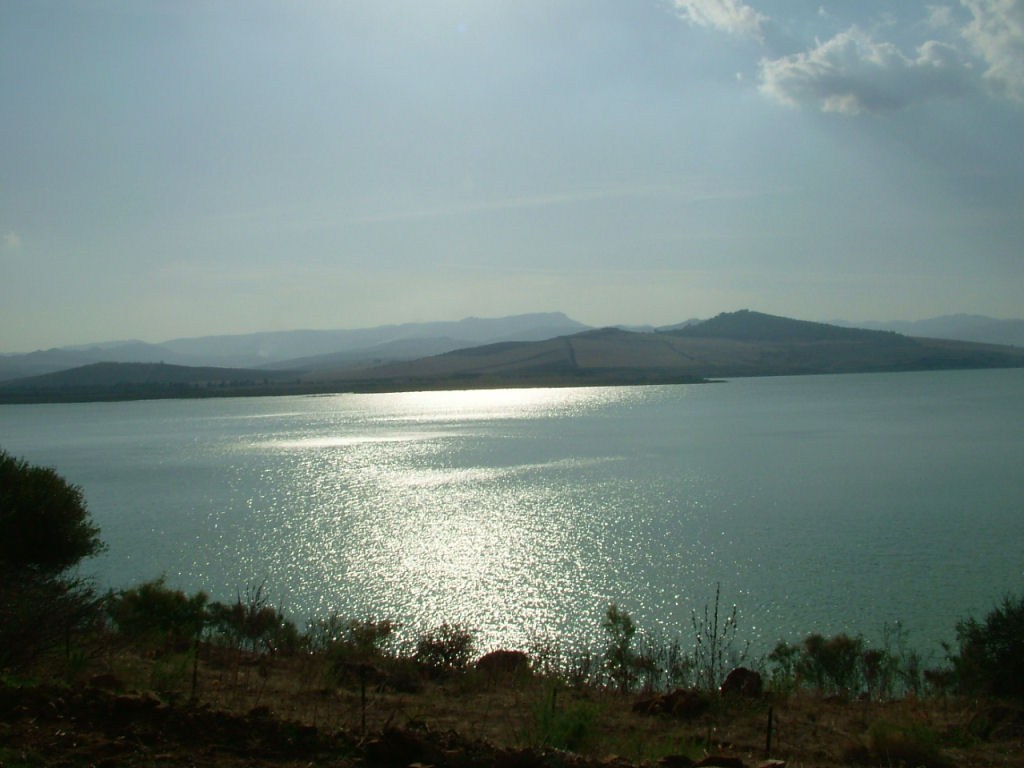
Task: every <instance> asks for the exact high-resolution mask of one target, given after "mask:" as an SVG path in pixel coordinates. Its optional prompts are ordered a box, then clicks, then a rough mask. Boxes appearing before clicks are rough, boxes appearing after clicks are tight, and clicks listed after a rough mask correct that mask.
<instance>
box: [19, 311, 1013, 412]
mask: <svg viewBox="0 0 1024 768" xmlns="http://www.w3.org/2000/svg"><path fill="white" fill-rule="evenodd" d="M560 327H568V329H569V332H567V333H561V334H559V333H558V330H559V328H560ZM580 327H582V328H583V329H584V330H579V328H580ZM430 330H431V331H433V332H437V331H438V330H442V331H449V332H450V331H457V332H458V334H460V335H461V338H465V337H466V336H469V335H472V334H476V335H477V337H480V336H483V337H486V336H488V335H489V334H490V335H492V336H493V335H498V336H502V335H504V336H509V335H512V336H514V335H516V334H518V335H523V336H533V337H540V338H533V339H529V338H528V339H525V340H514V341H509V340H502V341H490V342H488V343H483V344H476V345H472V344H471V345H465V344H464V343H460V342H459V341H458V340H457V339H458V338H460V336H457V335H456V334H451V335H442V336H417V335H416V334H415V331H416V327H411V326H392V327H390V329H389V330H387V331H385V330H384V329H370V330H368V331H362V332H293V333H294V334H297V335H295V336H292V337H288V336H286V335H280V334H269V335H252V336H249V337H242V338H243V339H244V341H245V350H246V354H249V355H256V356H257V357H258V359H261V360H264V361H265V362H264V364H263V366H262V367H260V368H253V367H227V366H210V365H206V366H182V365H178V364H172V363H167V362H166V361H162V362H159V363H154V362H102V363H90V364H86V365H84V366H80V367H76V368H72V369H69V370H63V371H57V372H52V373H48V374H42V375H38V376H34V377H27V378H21V379H17V380H12V381H6V382H0V400H4V401H7V402H11V401H32V400H78V399H124V398H138V397H185V396H193V397H194V396H212V395H227V394H233V395H240V394H288V393H309V392H342V391H357V392H358V391H362V392H367V391H399V390H412V389H462V388H481V387H508V386H564V385H592V384H608V385H617V384H641V383H680V382H696V381H705V380H707V379H708V378H712V377H714V378H723V377H738V376H773V375H798V374H820V373H857V372H874V371H910V370H937V369H957V368H1005V367H1024V348H1022V347H1015V346H1008V345H997V344H986V343H979V342H969V341H959V340H951V339H935V338H927V337H913V336H907V335H904V334H900V333H896V332H895V331H884V330H873V329H864V328H854V327H848V326H844V325H838V324H826V323H814V322H809V321H804V320H794V319H791V318H786V317H779V316H775V315H767V314H763V313H760V312H751V311H749V310H741V311H739V312H731V313H723V314H720V315H718V316H716V317H714V318H712V319H710V320H704V321H688V322H685V323H681V324H679V325H676V326H671V327H668V328H666V329H660V330H654V331H649V330H639V331H638V330H626V329H624V328H603V329H587V328H586V326H582V324H580V323H576V322H575V321H572V320H570V319H569V318H567V317H566V316H564V315H560V314H551V315H526V316H516V317H514V318H502V319H498V320H478V319H471V320H466V321H462V322H461V323H455V324H430ZM331 333H334V334H339V336H336V337H335V341H333V342H329V343H338V342H337V339H338V338H342V339H345V338H347V339H353V338H357V339H362V340H364V341H365V340H366V339H370V340H372V341H371V343H373V342H376V343H375V344H372V345H371V346H363V347H359V346H357V345H356V343H353V345H352V346H350V347H349V348H348V349H342V350H340V351H338V350H336V351H334V352H320V353H319V354H312V355H306V356H305V357H298V358H295V357H293V358H290V359H288V358H287V354H288V352H289V351H294V350H295V349H296V347H290V346H289V345H288V344H287V343H285V342H286V341H287V339H288V338H292V339H293V340H301V341H302V342H303V343H304V344H305V346H304V347H303V350H304V351H307V352H310V351H313V352H314V353H315V352H316V351H317V350H318V349H322V348H323V347H322V346H321V347H318V346H317V345H318V344H321V343H328V342H326V341H325V340H324V339H323V338H322V337H321V336H320V334H331ZM345 334H350V335H349V336H347V337H346V336H345ZM359 334H362V335H361V336H360V335H359ZM387 334H391V336H390V338H389V337H388V335H387ZM402 334H408V335H405V336H403V335H402ZM268 336H269V338H267V337H268ZM185 341H189V342H191V344H190V345H186V344H185V343H184V342H185ZM239 341H241V339H239V338H237V337H210V338H208V339H197V340H182V342H176V343H175V344H177V345H178V346H177V350H174V349H172V350H171V351H178V352H179V353H182V354H184V352H183V351H182V350H184V349H186V348H187V349H188V351H189V353H190V354H193V355H206V356H213V355H214V354H222V355H224V354H228V353H231V354H240V353H239V352H238V350H239V344H238V343H236V342H239ZM271 342H272V343H271ZM453 344H454V345H456V346H457V348H452V347H451V345H453ZM126 348H127V347H126V346H121V347H119V349H121V350H124V349H126ZM423 349H429V350H430V351H431V352H436V353H434V354H430V353H428V354H426V355H423V356H418V355H419V353H420V352H421V351H422V350H423ZM437 350H441V351H439V352H438V351H437Z"/></svg>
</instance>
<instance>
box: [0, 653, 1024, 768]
mask: <svg viewBox="0 0 1024 768" xmlns="http://www.w3.org/2000/svg"><path fill="white" fill-rule="evenodd" d="M194 673H195V678H194V679H195V693H196V696H195V699H192V698H191V694H192V688H193V669H192V667H191V664H190V662H189V660H188V657H186V656H182V657H180V658H147V657H138V656H133V655H131V654H125V653H123V652H117V653H114V652H110V653H109V654H108V656H107V657H106V658H105V659H104V658H99V659H93V660H92V661H91V662H90V664H89V665H88V666H87V667H86V666H85V665H80V666H79V668H78V669H76V670H75V674H73V675H70V677H71V679H70V680H69V679H68V677H69V675H68V672H67V670H63V671H62V670H58V669H55V670H53V673H52V674H51V675H50V680H51V681H50V682H47V681H46V679H45V678H43V677H37V678H36V679H35V680H34V681H27V680H21V681H14V680H12V679H8V680H7V682H6V683H5V684H4V685H2V686H0V768H15V767H23V768H27V767H29V766H68V767H69V768H77V767H78V766H81V767H82V768H85V766H97V767H100V766H197V767H203V766H211V767H212V766H227V767H229V768H231V767H233V766H311V765H315V766H362V765H367V766H373V765H379V766H388V767H390V766H394V767H395V768H399V767H402V766H409V765H414V764H420V765H422V766H426V765H433V766H439V768H440V767H444V768H470V767H471V766H495V768H525V767H526V766H534V765H539V766H552V768H554V767H556V766H557V767H565V768H571V767H572V766H579V767H580V768H589V767H590V766H594V768H596V767H597V766H627V765H642V764H646V765H652V766H653V765H661V766H666V768H676V766H683V767H685V766H690V765H721V766H740V765H742V766H749V768H755V767H756V766H759V765H762V764H765V763H766V761H776V762H768V763H767V764H769V765H780V764H785V765H787V766H792V767H793V768H796V767H800V766H822V767H823V768H830V767H831V766H848V765H865V766H899V765H903V766H908V768H909V767H910V766H917V765H926V766H932V767H937V768H941V767H942V766H1024V713H1022V711H1021V709H1020V708H1019V707H1017V706H1014V705H1007V704H997V703H993V702H969V701H961V700H956V699H948V698H946V699H927V700H919V699H906V700H901V701H893V702H867V701H851V702H844V701H840V700H829V699H824V698H821V697H818V696H815V695H813V694H811V693H800V694H792V695H789V696H786V697H771V696H760V697H754V698H749V697H735V698H730V699H727V700H722V699H719V698H707V699H701V698H700V697H696V698H695V697H693V696H690V695H683V696H680V695H677V696H676V698H675V699H663V698H659V697H656V696H648V697H641V696H633V695H622V694H617V693H611V692H609V691H606V690H583V689H571V688H566V687H564V686H555V685H554V684H553V683H552V681H551V680H548V679H544V678H541V677H538V676H535V675H530V674H518V675H507V676H494V675H486V674H482V673H480V672H478V671H469V672H461V673H455V674H451V675H445V676H440V677H435V678H433V679H413V678H409V679H406V680H405V681H404V682H402V683H401V684H397V685H396V684H393V683H389V682H388V681H382V680H372V679H370V675H367V674H362V675H360V674H354V675H352V676H350V677H349V679H342V680H335V681H333V682H332V683H331V684H329V685H328V684H326V683H325V679H326V678H325V668H324V663H323V660H322V659H317V658H316V657H299V658H296V657H292V658H276V659H275V658H267V657H258V658H257V657H249V656H246V655H245V654H241V653H234V654H221V655H220V657H219V658H212V657H211V654H209V653H208V654H206V658H204V660H203V661H202V663H201V664H199V665H198V666H197V667H196V668H195V669H194ZM58 678H63V679H58ZM364 681H366V688H365V695H364V688H363V682H364ZM684 700H685V702H687V703H685V704H680V703H678V702H680V701H684ZM769 719H770V720H771V746H770V751H766V746H767V744H766V742H767V741H768V724H769ZM552 745H557V746H560V747H562V748H561V749H556V748H555V746H552ZM568 745H571V746H572V748H573V749H572V750H571V751H570V750H568V749H566V748H565V747H566V746H568Z"/></svg>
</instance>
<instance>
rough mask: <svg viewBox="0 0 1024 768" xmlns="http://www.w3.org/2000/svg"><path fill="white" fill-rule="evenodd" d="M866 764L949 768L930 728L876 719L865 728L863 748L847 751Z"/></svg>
mask: <svg viewBox="0 0 1024 768" xmlns="http://www.w3.org/2000/svg"><path fill="white" fill-rule="evenodd" d="M849 757H852V758H854V759H855V761H856V762H860V763H863V764H865V765H905V766H915V768H950V766H951V765H952V763H951V762H950V760H949V758H947V757H946V756H945V755H943V754H942V751H941V750H940V749H939V746H938V739H937V738H936V736H935V734H934V733H933V732H932V731H930V730H929V729H927V728H925V727H923V726H919V725H912V726H905V725H897V724H895V723H889V722H885V721H879V722H876V723H873V724H872V725H871V727H870V728H869V729H868V738H867V745H866V749H862V750H860V753H859V754H858V755H850V756H849Z"/></svg>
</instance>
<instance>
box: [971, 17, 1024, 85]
mask: <svg viewBox="0 0 1024 768" xmlns="http://www.w3.org/2000/svg"><path fill="white" fill-rule="evenodd" d="M961 3H962V4H963V5H964V7H966V8H967V9H968V10H969V11H970V12H971V15H972V16H973V19H972V21H971V22H970V24H968V25H967V27H966V28H965V29H964V31H963V36H964V38H965V39H966V40H967V41H968V43H970V44H971V46H972V48H973V49H974V51H975V52H976V53H977V54H978V55H979V56H980V57H981V58H982V59H983V60H984V61H985V63H987V64H988V69H987V70H986V72H985V74H984V78H985V81H986V82H987V83H988V84H989V85H990V86H991V87H992V89H993V90H994V91H995V92H996V93H998V94H1000V95H1003V96H1006V97H1007V98H1010V99H1013V100H1014V101H1018V102H1022V103H1024V0H961Z"/></svg>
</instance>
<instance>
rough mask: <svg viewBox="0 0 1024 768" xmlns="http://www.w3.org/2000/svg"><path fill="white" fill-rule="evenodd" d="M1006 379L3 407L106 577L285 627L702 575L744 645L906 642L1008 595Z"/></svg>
mask: <svg viewBox="0 0 1024 768" xmlns="http://www.w3.org/2000/svg"><path fill="white" fill-rule="evenodd" d="M1022 417H1024V371H965V372H947V373H913V374H878V375H874V374H872V375H859V376H816V377H799V378H791V377H787V378H776V379H748V380H734V381H730V382H727V383H724V384H715V385H695V386H667V387H624V388H598V389H526V390H502V391H485V392H442V393H404V394H382V395H336V396H320V397H288V398H254V399H223V400H178V401H151V402H128V403H96V404H72V405H38V406H0V446H2V447H3V448H5V449H6V450H8V451H9V452H11V453H14V454H16V455H19V456H23V457H25V458H27V459H28V460H30V461H32V462H35V463H42V464H46V465H49V466H53V467H55V468H56V469H57V470H58V471H59V472H61V473H62V474H63V475H64V476H65V477H67V478H68V479H70V480H72V481H73V482H75V483H78V484H79V485H81V486H82V487H83V488H84V490H85V493H86V497H87V499H88V501H89V506H90V509H91V511H92V513H93V516H94V518H95V519H96V520H97V522H98V523H99V524H100V525H101V526H102V529H103V538H104V539H105V540H106V541H107V542H108V544H109V552H108V553H107V554H105V555H104V556H102V557H101V558H99V559H98V560H96V561H93V562H91V563H89V564H88V566H87V568H86V570H87V571H89V572H93V573H96V574H97V575H98V577H99V579H100V581H101V582H102V583H104V584H107V585H112V586H121V585H127V584H130V583H133V582H136V581H138V580H141V579H146V578H151V577H154V576H157V575H160V574H166V575H167V577H168V581H169V582H170V583H172V584H174V585H176V586H180V587H182V588H185V589H188V590H193V589H199V588H201V589H205V590H207V591H209V592H210V593H211V594H212V595H213V597H214V598H215V599H233V598H234V596H235V595H236V593H238V592H242V593H243V594H244V592H245V590H246V587H248V586H250V585H254V584H258V583H260V582H263V581H264V580H265V582H266V586H265V590H266V591H267V592H268V593H269V596H270V598H271V600H272V602H274V603H275V604H277V605H279V606H283V607H284V608H285V609H286V610H288V611H289V612H291V613H292V614H294V615H295V616H297V617H299V618H300V619H301V618H303V617H306V616H309V615H311V614H321V615H323V614H326V613H328V612H329V611H333V610H337V611H339V612H341V613H342V614H344V615H356V616H363V617H368V616H378V617H391V618H395V619H397V620H399V621H400V622H402V624H403V625H404V627H405V631H406V632H407V634H410V635H411V634H415V633H416V632H417V631H420V630H422V629H424V628H426V627H429V626H434V625H436V624H438V623H440V622H441V621H443V620H448V621H458V622H462V623H464V624H467V625H469V626H472V627H474V628H477V629H478V630H479V631H480V633H481V638H482V641H483V644H484V645H487V646H496V645H518V646H523V645H524V644H526V643H529V642H530V641H532V640H535V639H552V638H555V639H557V640H558V642H560V643H561V644H565V645H568V644H588V643H591V642H592V641H593V640H594V638H596V637H597V636H598V635H599V634H600V622H601V618H602V612H603V610H604V608H605V607H606V606H607V604H608V603H609V602H613V601H614V602H617V603H619V604H620V605H622V606H624V607H625V608H626V609H627V610H629V611H630V612H631V613H632V614H633V615H634V617H635V618H636V619H637V622H638V623H639V624H640V625H641V626H642V627H644V628H645V629H647V630H648V631H650V632H653V633H656V634H657V633H663V634H665V635H677V634H678V635H682V636H683V637H688V636H689V634H690V616H691V611H692V610H693V609H695V608H696V609H699V610H702V609H703V606H704V604H705V602H707V601H709V600H711V599H712V598H713V596H714V591H715V585H716V584H717V583H720V584H721V589H722V596H723V599H724V600H726V601H728V602H729V603H732V602H735V603H737V604H738V606H739V625H740V635H741V636H742V637H744V638H745V639H750V640H751V641H752V643H753V645H754V647H755V648H758V649H763V648H765V647H770V646H771V645H772V644H774V642H775V641H776V640H778V639H780V638H786V639H789V640H797V639H799V638H801V637H803V635H805V634H807V633H808V632H811V631H818V632H838V631H854V632H857V631H860V632H864V633H865V634H867V635H869V636H871V635H877V634H878V633H879V632H880V630H881V627H882V625H883V623H885V622H893V621H896V620H901V621H902V622H903V623H904V624H905V625H906V627H907V628H908V630H909V631H910V634H911V639H912V640H916V642H917V644H918V645H923V646H934V645H935V644H936V643H937V642H938V641H939V640H942V639H951V637H952V634H953V626H954V624H955V622H956V620H957V619H958V618H962V617H963V616H965V615H967V614H970V613H975V614H977V613H981V612H984V611H985V610H987V609H988V608H989V607H990V606H991V605H992V604H993V603H994V602H995V601H996V599H998V598H999V597H1000V596H1001V595H1002V594H1004V593H1005V592H1007V591H1018V592H1019V591H1021V590H1022V589H1024V471H1022V467H1024V438H1022V435H1024V432H1022V426H1024V424H1022V422H1024V418H1022Z"/></svg>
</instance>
